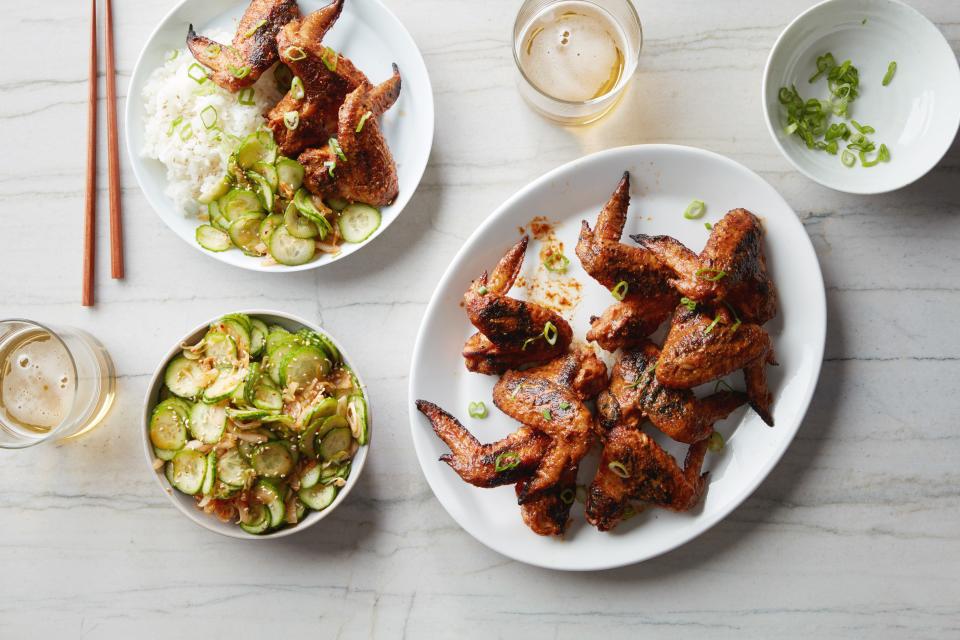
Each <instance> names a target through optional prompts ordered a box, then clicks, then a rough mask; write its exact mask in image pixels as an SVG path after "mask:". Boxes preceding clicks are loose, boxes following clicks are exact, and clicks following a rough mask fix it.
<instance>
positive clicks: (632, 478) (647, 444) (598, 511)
mask: <svg viewBox="0 0 960 640" xmlns="http://www.w3.org/2000/svg"><path fill="white" fill-rule="evenodd" d="M706 450H707V441H706V440H701V441H700V442H698V443H696V444H693V445H690V448H689V449H688V450H687V457H686V461H685V462H684V464H683V468H682V469H681V468H680V466H679V465H678V464H677V462H676V460H674V459H673V456H671V455H670V454H669V453H667V452H666V451H664V450H663V449H662V448H661V447H660V445H658V444H657V443H656V442H654V441H653V439H652V438H650V436H648V435H647V434H645V433H643V432H642V431H640V430H639V429H637V428H635V427H628V426H626V425H622V424H620V425H617V426H615V427H614V428H613V429H612V430H611V431H610V432H609V433H608V434H607V439H606V442H605V443H604V446H603V455H602V456H601V459H600V467H599V469H598V470H597V475H596V476H595V477H594V479H593V482H592V483H591V485H590V488H589V489H588V490H587V506H586V512H587V521H588V522H589V523H590V524H592V525H594V526H595V527H597V528H598V529H599V530H600V531H609V530H611V529H613V528H614V527H615V526H617V523H619V522H620V520H621V519H622V518H623V516H624V512H625V510H626V508H627V506H628V505H629V503H630V501H631V500H640V501H643V502H647V503H650V504H653V505H656V506H658V507H663V508H665V509H670V510H672V511H687V510H689V509H691V508H693V507H694V506H695V505H696V504H697V502H699V501H700V498H701V496H702V495H703V492H704V490H705V489H706V486H707V483H706V478H707V474H703V475H700V469H701V467H702V466H703V458H704V455H705V454H706Z"/></svg>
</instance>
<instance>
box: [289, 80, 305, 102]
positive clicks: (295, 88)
mask: <svg viewBox="0 0 960 640" xmlns="http://www.w3.org/2000/svg"><path fill="white" fill-rule="evenodd" d="M305 93H306V92H305V91H304V88H303V80H301V79H300V76H294V77H293V81H292V82H291V83H290V97H292V98H293V99H294V100H303V96H304V95H305Z"/></svg>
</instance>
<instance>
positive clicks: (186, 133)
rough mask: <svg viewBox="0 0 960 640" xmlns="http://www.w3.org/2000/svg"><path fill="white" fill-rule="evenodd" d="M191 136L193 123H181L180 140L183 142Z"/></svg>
mask: <svg viewBox="0 0 960 640" xmlns="http://www.w3.org/2000/svg"><path fill="white" fill-rule="evenodd" d="M192 137H193V125H191V124H190V123H189V122H188V123H187V124H185V125H183V128H182V129H180V140H182V141H183V142H186V141H187V140H189V139H190V138H192Z"/></svg>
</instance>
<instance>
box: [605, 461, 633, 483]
mask: <svg viewBox="0 0 960 640" xmlns="http://www.w3.org/2000/svg"><path fill="white" fill-rule="evenodd" d="M607 468H608V469H610V471H613V472H614V473H615V474H617V475H618V476H619V477H621V478H623V479H627V478H629V477H630V471H629V470H627V467H626V466H624V464H623V463H622V462H620V461H619V460H614V461H613V462H610V463H608V464H607Z"/></svg>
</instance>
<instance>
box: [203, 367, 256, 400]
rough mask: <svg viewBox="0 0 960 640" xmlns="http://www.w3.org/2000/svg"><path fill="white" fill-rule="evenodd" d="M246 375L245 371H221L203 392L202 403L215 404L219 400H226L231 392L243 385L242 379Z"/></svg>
mask: <svg viewBox="0 0 960 640" xmlns="http://www.w3.org/2000/svg"><path fill="white" fill-rule="evenodd" d="M246 375H247V370H246V369H230V370H222V371H220V373H219V375H217V379H216V380H214V381H213V382H212V383H210V386H208V387H207V388H206V389H204V390H203V401H204V402H207V403H210V404H215V403H217V402H220V401H221V400H226V399H227V398H229V397H230V396H231V395H233V392H234V391H236V390H237V387H239V386H240V385H241V384H243V379H244V378H245V377H246Z"/></svg>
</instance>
